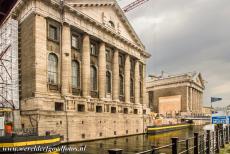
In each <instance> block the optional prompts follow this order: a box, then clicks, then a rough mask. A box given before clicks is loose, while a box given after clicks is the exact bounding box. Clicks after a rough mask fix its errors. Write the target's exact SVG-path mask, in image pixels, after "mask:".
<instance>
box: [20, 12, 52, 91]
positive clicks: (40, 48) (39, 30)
mask: <svg viewBox="0 0 230 154" xmlns="http://www.w3.org/2000/svg"><path fill="white" fill-rule="evenodd" d="M30 18H31V17H30ZM34 18H35V36H34V38H35V47H34V49H35V63H36V65H34V66H35V70H36V71H34V72H35V91H37V92H38V91H39V92H47V61H48V60H47V59H48V56H47V46H46V43H47V33H46V29H47V25H46V19H45V18H44V17H42V16H38V15H35V17H34ZM27 20H28V19H27ZM32 22H33V20H32ZM28 24H33V23H28ZM23 26H24V25H23ZM30 27H31V26H28V27H27V25H26V26H25V28H24V29H23V30H24V31H26V29H27V30H28V32H26V33H27V34H26V33H25V34H26V35H25V34H24V33H23V34H24V35H25V36H24V35H23V37H25V38H24V40H25V42H26V43H27V42H28V44H26V45H27V46H26V48H23V49H22V50H23V51H26V49H28V50H30V49H32V48H29V47H30V46H28V45H32V39H31V38H32V37H33V36H32V34H31V32H30V31H29V30H30ZM24 31H23V32H24ZM30 41H31V43H30ZM28 52H29V51H28ZM31 52H32V51H31ZM23 55H24V56H25V57H27V56H30V55H31V53H27V54H23ZM23 55H22V56H23ZM29 60H31V61H33V59H32V57H31V56H30V57H29V58H28V59H27V60H26V61H27V62H24V63H26V64H27V63H29ZM24 63H22V64H23V67H25V66H26V65H25V64H24ZM29 65H30V64H28V66H29ZM28 66H27V68H29V67H28ZM31 67H32V66H31ZM30 71H31V70H30ZM25 73H29V71H26V72H25ZM30 73H31V72H30ZM30 75H33V74H30ZM26 79H27V78H26ZM27 83H30V81H29V80H28V79H27ZM29 87H30V88H29ZM32 87H33V85H32V84H31V83H30V85H29V86H26V87H25V89H23V91H22V92H23V93H25V91H28V90H29V91H32V89H31V88H32Z"/></svg>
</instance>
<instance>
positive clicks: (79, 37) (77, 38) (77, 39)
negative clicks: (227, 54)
mask: <svg viewBox="0 0 230 154" xmlns="http://www.w3.org/2000/svg"><path fill="white" fill-rule="evenodd" d="M73 37H75V38H76V41H75V43H76V42H77V44H78V46H77V47H75V46H74V44H73ZM81 38H82V37H81V35H80V34H77V33H72V34H71V47H72V48H73V49H76V50H81V46H82V39H81Z"/></svg>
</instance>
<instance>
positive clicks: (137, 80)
mask: <svg viewBox="0 0 230 154" xmlns="http://www.w3.org/2000/svg"><path fill="white" fill-rule="evenodd" d="M134 92H135V95H134V96H135V104H139V103H140V67H139V61H136V63H135V91H134Z"/></svg>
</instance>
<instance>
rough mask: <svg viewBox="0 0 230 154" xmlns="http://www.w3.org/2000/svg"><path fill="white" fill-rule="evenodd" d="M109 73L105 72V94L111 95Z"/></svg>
mask: <svg viewBox="0 0 230 154" xmlns="http://www.w3.org/2000/svg"><path fill="white" fill-rule="evenodd" d="M111 87H112V86H111V73H110V72H109V71H107V72H106V92H107V93H108V94H110V93H111Z"/></svg>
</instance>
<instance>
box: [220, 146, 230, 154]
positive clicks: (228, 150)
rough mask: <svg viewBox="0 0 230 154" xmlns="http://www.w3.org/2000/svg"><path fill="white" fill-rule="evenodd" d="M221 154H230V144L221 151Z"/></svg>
mask: <svg viewBox="0 0 230 154" xmlns="http://www.w3.org/2000/svg"><path fill="white" fill-rule="evenodd" d="M220 154H230V144H226V145H225V148H224V149H221V150H220Z"/></svg>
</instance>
